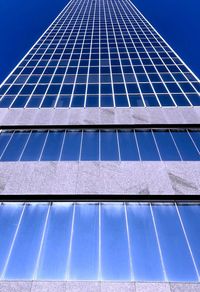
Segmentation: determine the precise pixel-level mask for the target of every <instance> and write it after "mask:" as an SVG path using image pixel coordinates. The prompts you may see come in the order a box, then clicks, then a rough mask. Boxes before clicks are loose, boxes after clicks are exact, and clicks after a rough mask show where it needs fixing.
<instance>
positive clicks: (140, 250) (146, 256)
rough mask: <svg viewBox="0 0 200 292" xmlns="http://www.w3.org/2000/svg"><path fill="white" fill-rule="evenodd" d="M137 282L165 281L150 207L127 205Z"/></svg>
mask: <svg viewBox="0 0 200 292" xmlns="http://www.w3.org/2000/svg"><path fill="white" fill-rule="evenodd" d="M127 215H128V224H129V234H130V247H131V255H132V261H133V269H134V276H135V280H139V281H144V280H145V281H163V280H164V275H163V270H162V265H161V258H160V254H159V249H158V244H157V240H156V234H155V229H154V225H153V220H152V216H151V211H150V207H149V205H136V204H134V205H133V204H129V205H127Z"/></svg>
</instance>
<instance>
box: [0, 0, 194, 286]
mask: <svg viewBox="0 0 200 292" xmlns="http://www.w3.org/2000/svg"><path fill="white" fill-rule="evenodd" d="M199 88H200V83H199V80H198V78H197V77H196V76H195V75H194V74H193V72H192V71H191V70H190V69H189V68H188V67H187V65H186V64H185V63H184V62H183V61H182V60H181V59H180V57H179V56H178V55H177V54H176V53H175V52H174V51H173V49H172V48H171V47H170V46H169V45H168V44H167V43H166V42H165V40H164V39H163V38H162V37H161V36H160V35H159V33H158V32H157V31H156V30H155V29H154V28H153V27H152V26H151V24H150V23H149V22H148V21H147V20H146V19H145V17H144V16H143V15H142V14H141V13H140V12H139V11H138V9H137V8H136V7H135V6H134V5H133V3H132V2H131V1H130V0H122V1H119V0H93V1H89V0H81V1H79V0H71V1H70V2H69V3H68V4H67V6H66V7H65V8H64V9H63V11H61V13H60V14H59V15H58V17H57V18H56V19H55V21H54V22H53V23H52V24H51V25H50V27H49V28H47V30H46V31H45V32H44V34H43V35H42V36H41V37H40V39H39V40H38V41H37V42H36V44H35V45H34V46H33V47H32V48H31V49H30V50H29V52H28V53H27V54H26V55H25V57H24V58H23V59H22V60H21V62H20V63H19V64H18V65H17V66H16V68H14V70H13V71H12V72H11V73H10V75H9V76H8V77H7V78H6V80H5V81H4V82H3V83H2V85H1V87H0V95H1V98H0V127H1V132H0V197H1V201H2V204H1V206H0V235H1V238H2V240H1V241H0V275H1V279H0V291H20V292H23V291H29V292H36V291H51V292H53V291H61V292H65V291H81V290H82V291H87V292H88V291H108V292H109V291H116V292H118V291H132V292H141V291H148V292H151V291H152V292H153V291H155V290H157V291H158V292H160V291H163V292H177V291H184V292H186V291H195V292H196V291H200V288H199V287H200V286H199V281H200V251H199V250H200V249H199V246H200V245H199V239H200V206H199V195H200V164H199V161H200V131H199V123H200V108H199V105H200V94H199Z"/></svg>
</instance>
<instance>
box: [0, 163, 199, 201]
mask: <svg viewBox="0 0 200 292" xmlns="http://www.w3.org/2000/svg"><path fill="white" fill-rule="evenodd" d="M155 178H156V179H155ZM49 181H51V183H48V182H49ZM0 193H1V194H130V195H134V194H137V195H138V194H143V195H148V194H151V195H162V194H165V195H173V194H177V195H179V194H194V195H195V194H199V193H200V168H199V165H198V162H181V163H180V162H158V161H154V162H153V161H151V162H148V161H146V162H144V161H143V162H142V163H141V162H120V161H115V162H106V161H101V162H98V161H87V162H78V161H77V162H71V161H69V162H63V161H62V162H52V161H50V162H46V161H45V162H44V161H43V162H20V163H15V162H0Z"/></svg>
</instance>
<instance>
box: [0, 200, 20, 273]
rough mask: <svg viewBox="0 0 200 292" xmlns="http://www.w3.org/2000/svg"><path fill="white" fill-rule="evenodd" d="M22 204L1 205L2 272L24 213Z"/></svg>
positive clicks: (0, 249)
mask: <svg viewBox="0 0 200 292" xmlns="http://www.w3.org/2000/svg"><path fill="white" fill-rule="evenodd" d="M22 210H23V205H22V204H11V205H0V237H1V240H0V273H1V274H2V271H3V268H4V266H5V263H6V260H7V257H8V254H9V251H10V248H11V245H12V241H13V239H14V235H15V232H16V227H17V225H18V223H19V220H20V216H21V214H22Z"/></svg>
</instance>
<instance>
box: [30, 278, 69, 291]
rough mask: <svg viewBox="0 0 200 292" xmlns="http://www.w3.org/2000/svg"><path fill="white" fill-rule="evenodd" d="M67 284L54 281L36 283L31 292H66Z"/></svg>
mask: <svg viewBox="0 0 200 292" xmlns="http://www.w3.org/2000/svg"><path fill="white" fill-rule="evenodd" d="M65 291H66V282H54V281H47V282H45V281H42V282H36V281H34V282H33V284H32V289H31V292H65Z"/></svg>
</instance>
